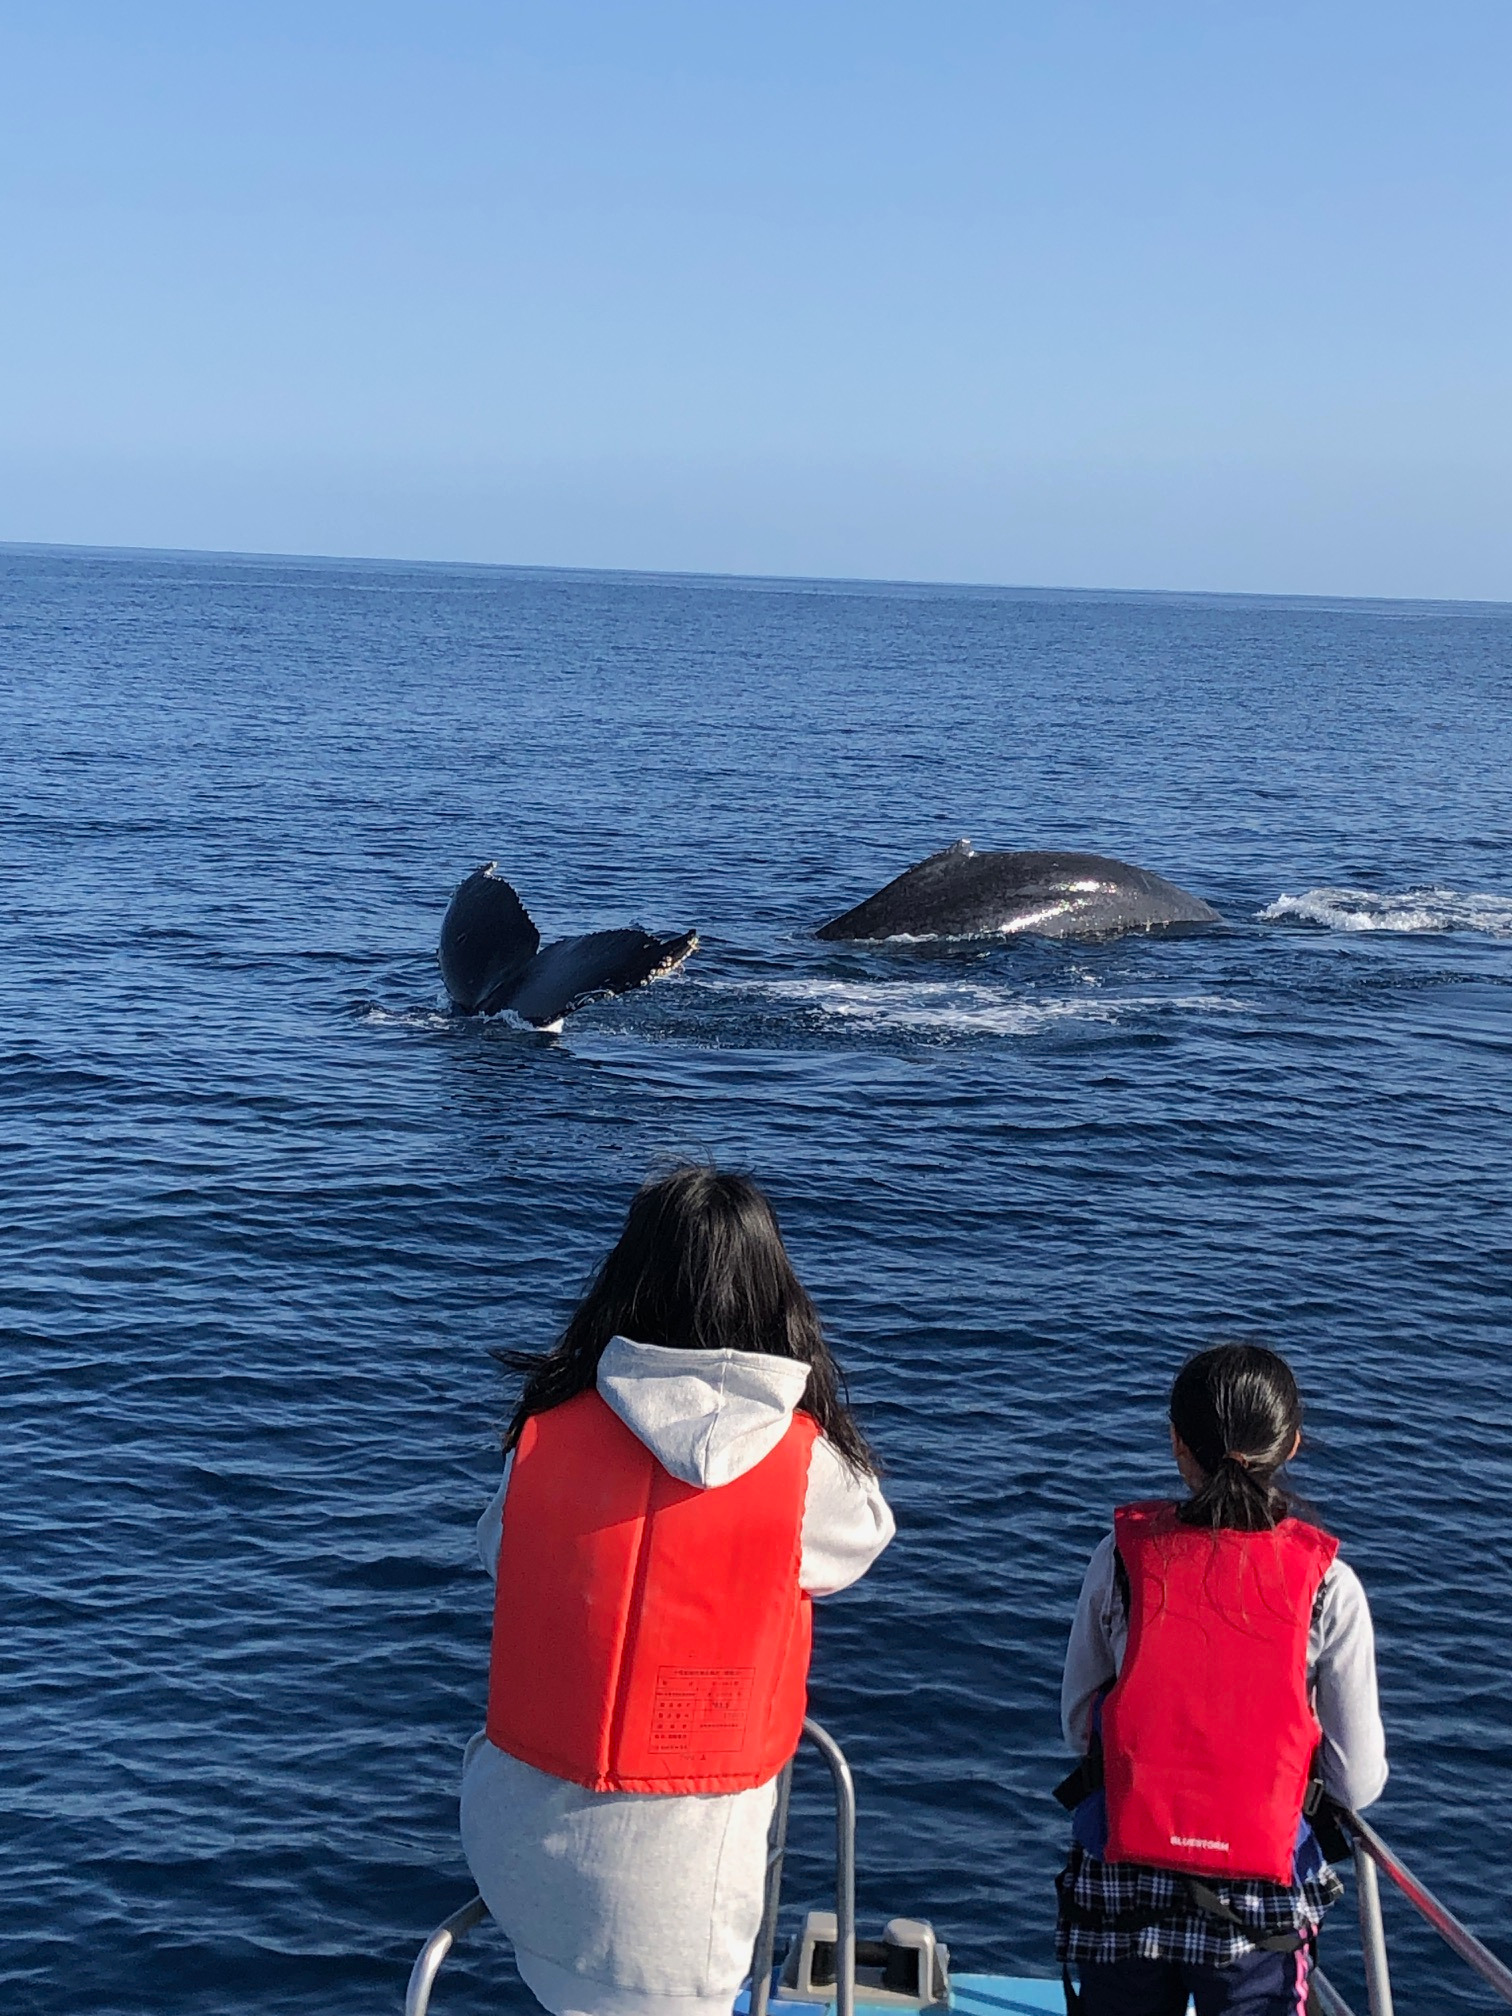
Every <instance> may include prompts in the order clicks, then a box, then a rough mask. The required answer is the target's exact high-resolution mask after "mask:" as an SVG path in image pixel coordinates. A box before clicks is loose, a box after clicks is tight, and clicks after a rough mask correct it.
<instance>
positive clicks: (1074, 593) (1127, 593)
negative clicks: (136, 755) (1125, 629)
mask: <svg viewBox="0 0 1512 2016" xmlns="http://www.w3.org/2000/svg"><path fill="white" fill-rule="evenodd" d="M0 553H38V554H78V555H85V554H93V555H96V556H105V557H118V558H121V559H156V560H236V561H244V562H254V563H257V562H261V563H264V564H273V565H295V566H299V565H304V566H312V567H320V566H328V567H374V568H381V567H409V568H436V569H438V570H450V571H452V572H457V571H460V570H466V571H469V572H473V573H487V574H562V575H587V576H595V577H598V578H601V579H608V580H632V581H708V582H719V583H723V584H725V585H728V586H737V587H766V588H799V589H802V588H841V589H845V588H853V589H857V588H859V589H888V588H899V589H910V590H915V591H917V590H924V591H934V592H938V593H941V594H951V593H956V594H978V595H1050V596H1054V595H1060V596H1067V597H1086V598H1088V599H1091V598H1095V597H1099V596H1102V597H1112V598H1118V599H1123V600H1128V601H1155V600H1163V601H1176V602H1181V601H1187V602H1190V601H1209V602H1287V603H1293V602H1311V603H1318V604H1321V605H1324V606H1332V605H1337V604H1340V603H1346V604H1355V605H1358V606H1361V607H1367V608H1368V607H1375V606H1380V605H1383V604H1384V605H1386V606H1388V607H1393V608H1415V609H1512V599H1505V600H1504V599H1500V598H1496V597H1485V596H1466V595H1460V596H1452V595H1347V594H1319V593H1317V592H1315V591H1312V592H1307V591H1292V590H1287V589H1284V588H1114V587H1095V588H1094V587H1085V586H1076V585H1073V584H1071V583H1066V582H1053V583H1045V582H1033V581H960V580H946V579H933V580H931V579H924V578H919V577H913V576H907V575H889V574H755V573H752V574H744V573H736V572H729V571H720V570H718V569H712V568H685V567H608V566H593V567H589V566H580V565H577V566H575V565H571V564H569V563H564V562H560V561H534V560H435V559H417V558H412V557H408V556H405V555H403V554H376V553H316V552H304V553H297V552H280V551H266V552H264V551H258V550H255V549H245V548H239V547H227V546H132V545H93V544H89V543H85V542H81V541H72V540H61V539H0Z"/></svg>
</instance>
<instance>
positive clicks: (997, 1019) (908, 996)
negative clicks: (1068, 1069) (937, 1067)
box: [742, 980, 1245, 1036]
mask: <svg viewBox="0 0 1512 2016" xmlns="http://www.w3.org/2000/svg"><path fill="white" fill-rule="evenodd" d="M742 991H746V992H751V991H754V992H757V993H759V994H760V995H762V996H764V997H766V998H769V999H771V1000H774V1001H778V1002H780V1003H782V1005H783V1006H784V1007H787V1008H791V1009H797V1010H808V1011H809V1012H810V1013H812V1014H814V1015H817V1016H819V1017H821V1018H823V1019H824V1020H827V1021H835V1022H840V1023H846V1024H849V1025H850V1026H851V1027H853V1028H856V1029H867V1030H888V1029H893V1030H906V1031H908V1032H910V1033H913V1034H923V1035H953V1036H1033V1035H1035V1034H1037V1033H1038V1032H1039V1031H1040V1030H1042V1029H1048V1028H1052V1027H1054V1026H1055V1025H1057V1024H1060V1023H1066V1022H1100V1023H1117V1022H1122V1021H1123V1020H1125V1019H1126V1018H1127V1017H1128V1016H1129V1015H1131V1014H1138V1015H1146V1014H1151V1013H1157V1014H1158V1013H1161V1012H1166V1011H1170V1010H1175V1011H1177V1012H1185V1013H1198V1014H1201V1013H1212V1012H1215V1011H1216V1012H1218V1013H1220V1014H1222V1013H1233V1012H1235V1011H1238V1010H1241V1009H1243V1008H1244V1006H1245V1003H1244V1002H1242V1001H1238V1000H1233V999H1231V998H1229V997H1228V996H1227V995H1221V994H1138V995H1128V994H1125V995H1114V994H1099V993H1097V992H1095V991H1094V990H1091V989H1089V990H1088V991H1087V992H1086V993H1084V994H1074V995H1061V996H1056V997H1054V998H1051V999H1045V1000H1034V999H1026V998H1025V997H1024V996H1022V995H1018V996H1005V995H1004V994H1003V992H1002V990H1001V989H1000V988H996V987H986V986H982V985H980V984H977V983H974V982H964V983H962V982H952V981H906V980H881V981H848V980H769V981H766V982H764V983H762V984H761V985H760V987H759V988H756V989H754V990H751V989H742Z"/></svg>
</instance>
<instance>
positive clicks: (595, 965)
mask: <svg viewBox="0 0 1512 2016" xmlns="http://www.w3.org/2000/svg"><path fill="white" fill-rule="evenodd" d="M497 866H498V864H497V862H494V861H490V862H488V863H487V864H486V865H485V866H484V867H482V868H475V869H474V870H473V872H472V874H471V875H469V876H468V877H467V879H466V881H465V882H463V883H461V884H460V885H459V887H458V889H457V892H456V894H455V895H454V896H453V897H452V900H451V903H450V905H449V906H448V908H447V912H446V916H445V918H444V919H443V920H442V924H441V945H440V950H439V952H438V954H437V957H438V960H439V963H440V967H441V979H442V983H443V984H444V986H445V988H446V991H447V994H448V995H449V996H450V997H451V1003H452V1006H453V1007H454V1008H456V1009H458V1010H459V1011H460V1012H461V1013H462V1014H464V1015H496V1014H497V1013H498V1012H499V1011H500V1009H503V1008H508V1009H509V1010H511V1012H512V1013H514V1014H516V1015H518V1016H520V1017H521V1019H522V1020H523V1021H526V1022H530V1023H532V1024H534V1026H535V1027H536V1028H538V1029H548V1028H551V1027H552V1026H553V1025H555V1024H556V1023H559V1022H560V1021H561V1020H562V1018H563V1016H565V1015H570V1014H571V1013H572V1011H573V1009H574V1008H580V1007H581V1006H582V1005H583V1003H584V1002H585V1001H590V1000H593V999H595V998H598V997H600V996H603V995H606V994H623V993H625V992H627V990H628V989H630V988H631V987H640V986H643V985H644V984H645V982H646V981H648V980H655V979H658V978H659V977H660V976H661V975H662V974H663V973H671V972H675V970H676V969H677V968H678V967H679V966H680V965H681V964H682V962H683V961H684V959H686V958H687V956H688V954H689V953H690V952H693V951H695V950H696V949H697V946H698V933H697V932H696V931H684V932H682V933H681V934H679V935H677V936H674V937H669V938H658V937H656V936H655V935H654V934H653V933H652V932H650V931H642V930H641V929H640V927H639V926H638V925H630V926H628V927H627V928H625V929H624V930H619V931H589V932H587V933H586V934H585V935H584V936H582V937H580V938H561V939H558V940H557V941H556V942H555V943H554V944H551V945H546V946H543V945H542V944H541V934H540V932H539V931H538V930H537V929H536V927H535V925H534V923H533V922H532V921H531V917H530V913H529V911H528V910H527V909H526V908H525V905H524V904H523V903H522V902H521V901H520V899H519V897H518V895H516V893H515V891H514V890H513V889H512V888H511V887H510V885H509V883H507V882H506V881H505V880H504V878H503V877H502V876H501V875H496V874H495V873H494V870H495V868H496V867H497Z"/></svg>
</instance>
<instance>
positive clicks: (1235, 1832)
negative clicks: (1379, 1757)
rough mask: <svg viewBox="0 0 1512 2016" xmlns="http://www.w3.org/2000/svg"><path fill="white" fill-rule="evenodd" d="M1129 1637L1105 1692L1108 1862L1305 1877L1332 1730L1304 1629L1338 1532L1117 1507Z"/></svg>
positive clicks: (1168, 1508) (1166, 1508) (1281, 1879)
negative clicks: (1296, 1858)
mask: <svg viewBox="0 0 1512 2016" xmlns="http://www.w3.org/2000/svg"><path fill="white" fill-rule="evenodd" d="M1113 1523H1114V1533H1115V1536H1116V1540H1117V1545H1118V1552H1119V1554H1120V1556H1121V1557H1122V1560H1123V1563H1124V1567H1125V1568H1126V1569H1127V1571H1128V1577H1129V1640H1128V1646H1127V1649H1126V1651H1125V1653H1124V1661H1123V1667H1122V1670H1121V1671H1120V1673H1119V1677H1118V1679H1117V1681H1116V1682H1115V1683H1114V1685H1113V1688H1112V1690H1111V1691H1110V1692H1109V1694H1108V1696H1107V1699H1106V1700H1105V1701H1104V1703H1103V1711H1102V1743H1103V1771H1104V1784H1105V1787H1106V1791H1107V1800H1108V1845H1107V1860H1108V1861H1110V1862H1144V1863H1149V1864H1153V1865H1154V1866H1155V1867H1157V1868H1162V1869H1180V1870H1183V1871H1185V1872H1186V1873H1187V1874H1189V1875H1214V1876H1231V1877H1244V1876H1252V1877H1253V1876H1258V1877H1265V1878H1268V1879H1269V1880H1271V1881H1272V1882H1276V1883H1289V1882H1290V1881H1291V1880H1292V1855H1293V1851H1294V1849H1295V1846H1296V1840H1297V1823H1298V1821H1299V1820H1300V1818H1301V1815H1302V1804H1303V1800H1304V1798H1305V1797H1306V1793H1307V1781H1308V1774H1309V1770H1310V1767H1311V1764H1312V1758H1313V1753H1314V1751H1315V1750H1316V1748H1317V1746H1318V1743H1319V1741H1320V1739H1321V1736H1322V1731H1321V1730H1320V1728H1319V1727H1318V1721H1317V1717H1316V1716H1315V1715H1314V1713H1313V1709H1312V1703H1311V1701H1310V1699H1309V1698H1308V1691H1307V1641H1308V1631H1309V1627H1310V1625H1311V1622H1312V1612H1313V1604H1314V1601H1315V1600H1316V1597H1317V1594H1318V1587H1319V1584H1320V1583H1321V1582H1322V1580H1323V1577H1324V1575H1325V1574H1326V1573H1327V1571H1328V1567H1329V1564H1330V1563H1331V1562H1332V1560H1333V1558H1334V1555H1335V1554H1336V1553H1337V1552H1338V1547H1339V1543H1338V1541H1337V1540H1335V1539H1333V1538H1332V1536H1331V1535H1329V1534H1327V1533H1323V1532H1320V1530H1319V1529H1318V1528H1317V1527H1316V1526H1309V1525H1308V1524H1307V1523H1306V1521H1305V1520H1301V1519H1283V1520H1282V1521H1281V1523H1280V1525H1279V1526H1276V1527H1274V1528H1272V1529H1271V1530H1270V1531H1269V1532H1263V1533H1239V1532H1233V1531H1230V1530H1227V1529H1220V1530H1218V1531H1214V1530H1212V1529H1211V1528H1208V1527H1199V1526H1184V1525H1182V1523H1181V1522H1180V1521H1179V1520H1178V1519H1177V1517H1176V1508H1175V1507H1174V1506H1173V1505H1171V1504H1168V1503H1166V1502H1165V1501H1163V1500H1162V1501H1159V1502H1156V1503H1151V1504H1143V1505H1125V1506H1122V1507H1120V1509H1119V1510H1118V1511H1117V1512H1116V1513H1115V1514H1114V1522H1113Z"/></svg>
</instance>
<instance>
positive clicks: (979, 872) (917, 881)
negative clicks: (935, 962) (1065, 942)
mask: <svg viewBox="0 0 1512 2016" xmlns="http://www.w3.org/2000/svg"><path fill="white" fill-rule="evenodd" d="M1220 921H1221V920H1220V918H1219V916H1218V912H1217V911H1216V910H1214V909H1213V908H1212V907H1211V906H1210V905H1209V904H1207V903H1204V902H1203V901H1202V900H1201V898H1200V897H1197V896H1193V895H1191V894H1189V892H1188V891H1187V890H1185V889H1180V888H1178V887H1177V886H1176V884H1175V883H1174V882H1168V881H1167V880H1166V878H1165V877H1164V876H1163V875H1156V874H1154V873H1153V872H1152V871H1151V870H1150V869H1148V868H1136V867H1135V866H1134V865H1133V863H1132V862H1128V861H1118V860H1115V859H1114V858H1113V857H1112V856H1111V855H1106V854H1081V853H1069V852H1057V851H1038V850H1027V849H1026V850H1023V851H1018V852H1003V853H993V852H988V853H982V854H979V853H977V851H976V850H975V849H974V848H973V847H972V845H971V842H970V841H969V840H958V841H957V842H956V844H955V846H954V847H946V848H943V849H942V850H941V851H940V852H939V853H938V854H931V855H930V856H929V857H928V858H927V859H926V860H923V861H920V862H917V863H916V864H915V865H914V866H913V867H912V868H908V869H905V870H904V872H903V873H902V874H901V875H898V876H895V877H894V879H893V880H892V881H891V882H889V883H887V884H886V886H885V887H884V888H881V889H879V890H878V891H877V893H876V895H875V896H869V897H867V899H866V901H865V902H864V903H858V904H857V905H856V906H855V908H854V909H852V910H847V911H845V912H844V913H843V914H842V915H840V916H839V917H832V918H831V919H830V920H829V922H828V923H827V924H822V925H821V926H820V927H819V930H818V931H817V933H816V934H815V935H816V936H817V937H819V938H824V939H829V940H846V939H868V938H871V939H877V938H978V937H1001V936H1008V935H1012V934H1017V933H1025V934H1029V935H1033V936H1036V937H1046V938H1109V937H1116V936H1118V935H1120V934H1121V933H1123V932H1127V931H1157V930H1164V929H1169V928H1172V927H1178V926H1181V925H1199V924H1216V923H1218V922H1220Z"/></svg>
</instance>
